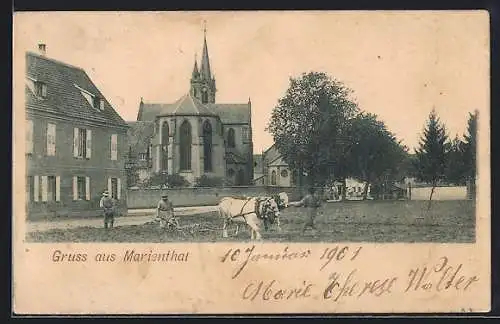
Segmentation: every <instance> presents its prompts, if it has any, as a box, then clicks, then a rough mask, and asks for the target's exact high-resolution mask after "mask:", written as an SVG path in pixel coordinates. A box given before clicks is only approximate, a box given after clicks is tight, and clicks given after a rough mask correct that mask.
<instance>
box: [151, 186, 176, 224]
mask: <svg viewBox="0 0 500 324" xmlns="http://www.w3.org/2000/svg"><path fill="white" fill-rule="evenodd" d="M156 218H157V219H158V220H159V221H160V228H165V227H167V225H170V224H176V220H175V216H174V206H173V205H172V202H170V200H168V195H167V194H164V195H162V196H161V199H160V201H158V205H157V206H156Z"/></svg>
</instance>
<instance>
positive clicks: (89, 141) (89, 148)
mask: <svg viewBox="0 0 500 324" xmlns="http://www.w3.org/2000/svg"><path fill="white" fill-rule="evenodd" d="M91 157H92V131H91V130H90V129H87V156H86V158H87V159H90V158H91Z"/></svg>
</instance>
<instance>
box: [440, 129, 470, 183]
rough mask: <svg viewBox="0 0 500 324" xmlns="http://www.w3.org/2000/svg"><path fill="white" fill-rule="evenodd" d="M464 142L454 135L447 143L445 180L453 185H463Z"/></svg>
mask: <svg viewBox="0 0 500 324" xmlns="http://www.w3.org/2000/svg"><path fill="white" fill-rule="evenodd" d="M463 150H464V143H463V142H462V141H461V140H460V138H458V135H455V138H454V139H453V140H452V141H451V142H449V143H447V148H446V151H447V154H448V157H447V159H446V172H445V173H446V181H447V182H448V183H451V184H454V185H458V186H460V185H463V184H464V183H465V164H464V154H463V153H464V152H463Z"/></svg>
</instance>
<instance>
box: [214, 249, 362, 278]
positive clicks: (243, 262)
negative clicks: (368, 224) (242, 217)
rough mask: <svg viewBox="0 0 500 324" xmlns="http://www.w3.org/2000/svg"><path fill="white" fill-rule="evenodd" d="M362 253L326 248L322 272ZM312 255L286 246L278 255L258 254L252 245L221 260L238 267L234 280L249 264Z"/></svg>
mask: <svg viewBox="0 0 500 324" xmlns="http://www.w3.org/2000/svg"><path fill="white" fill-rule="evenodd" d="M360 252H361V247H357V248H355V249H353V248H350V247H349V246H335V247H328V248H325V250H324V251H323V253H322V254H321V256H320V258H319V260H322V261H323V262H324V263H323V264H322V266H321V269H320V270H323V269H324V268H325V267H326V266H327V265H328V264H329V263H331V262H332V261H337V262H340V261H342V260H350V261H353V260H355V259H356V258H357V257H358V255H359V253H360ZM311 254H312V252H311V250H309V249H305V250H298V251H294V250H291V249H290V248H289V247H288V246H286V247H285V248H284V249H283V251H280V252H277V253H268V252H258V251H255V245H252V246H251V247H248V248H242V249H239V248H238V249H229V250H227V251H226V253H225V254H224V256H223V257H222V258H221V262H222V263H231V264H235V265H237V267H236V269H235V271H234V273H233V275H232V278H233V279H234V278H236V277H237V276H238V275H239V274H240V273H241V272H242V271H243V269H245V267H246V266H247V265H248V264H249V262H259V261H292V260H305V259H308V258H309V257H310V256H311Z"/></svg>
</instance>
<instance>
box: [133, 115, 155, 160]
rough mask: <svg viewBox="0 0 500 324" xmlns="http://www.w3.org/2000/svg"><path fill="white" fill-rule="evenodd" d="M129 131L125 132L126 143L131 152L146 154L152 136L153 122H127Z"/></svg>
mask: <svg viewBox="0 0 500 324" xmlns="http://www.w3.org/2000/svg"><path fill="white" fill-rule="evenodd" d="M127 124H128V125H129V129H128V132H127V136H128V143H129V145H130V147H131V148H132V152H133V153H135V154H137V153H146V152H147V150H148V145H149V143H150V140H151V138H152V137H153V136H154V122H151V121H135V122H128V123H127Z"/></svg>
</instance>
